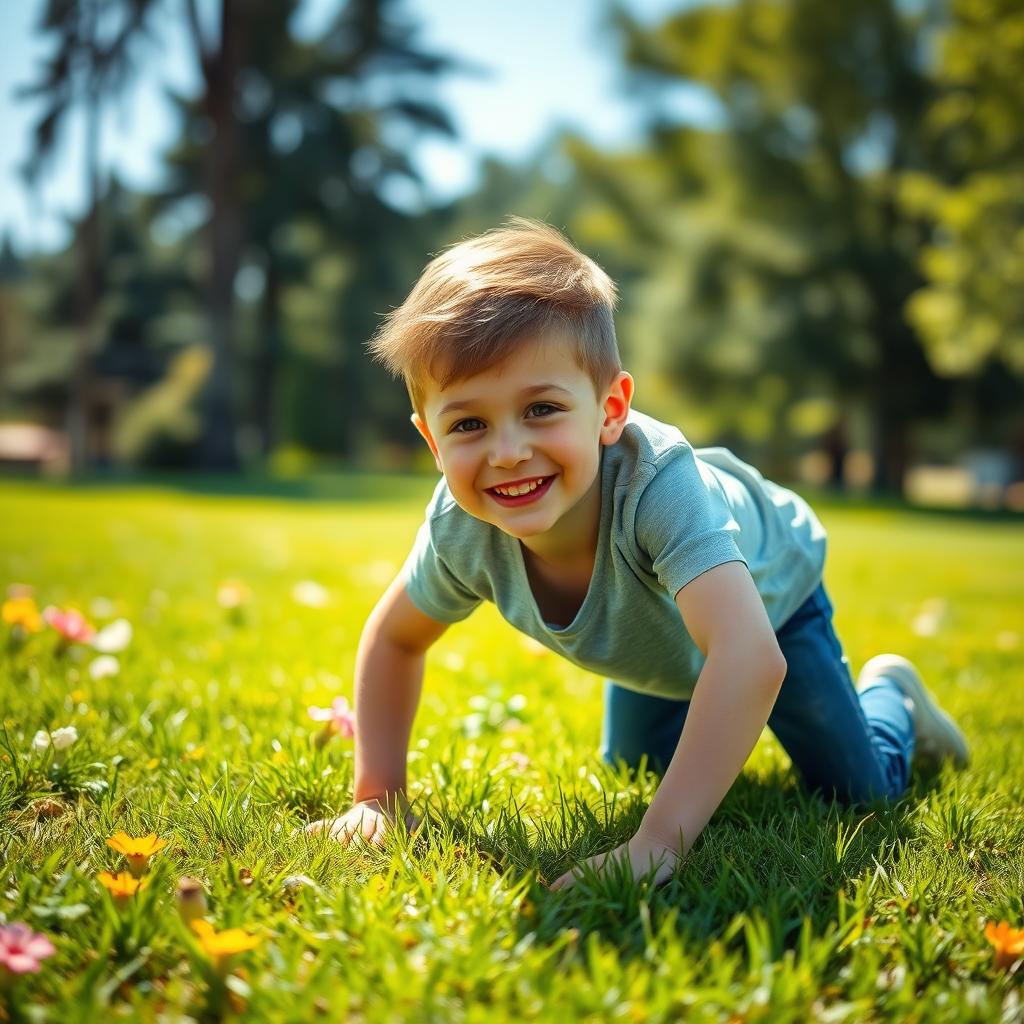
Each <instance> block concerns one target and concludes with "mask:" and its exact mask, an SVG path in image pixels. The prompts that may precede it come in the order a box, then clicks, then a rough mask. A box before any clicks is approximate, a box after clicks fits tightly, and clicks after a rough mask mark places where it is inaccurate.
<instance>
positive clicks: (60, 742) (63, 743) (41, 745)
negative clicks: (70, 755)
mask: <svg viewBox="0 0 1024 1024" xmlns="http://www.w3.org/2000/svg"><path fill="white" fill-rule="evenodd" d="M77 739H78V730H77V729H76V728H75V727H74V726H73V725H65V726H63V727H62V728H60V729H54V730H53V732H47V731H46V730H45V729H40V730H39V731H38V732H37V733H36V734H35V736H33V737H32V749H33V750H34V751H36V753H39V754H42V753H44V752H45V751H47V750H49V748H50V747H51V746H52V747H53V749H54V750H67V749H68V747H70V746H71V744H72V743H74V742H75V741H76V740H77Z"/></svg>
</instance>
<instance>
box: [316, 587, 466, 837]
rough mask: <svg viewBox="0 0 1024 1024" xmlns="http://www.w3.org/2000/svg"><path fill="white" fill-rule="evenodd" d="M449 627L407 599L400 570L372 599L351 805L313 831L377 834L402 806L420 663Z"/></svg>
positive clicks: (362, 658) (361, 668) (360, 668)
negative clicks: (397, 576) (379, 595)
mask: <svg viewBox="0 0 1024 1024" xmlns="http://www.w3.org/2000/svg"><path fill="white" fill-rule="evenodd" d="M447 628H448V626H447V624H446V623H443V622H438V621H437V620H436V619H432V618H431V617H430V616H428V615H424V614H423V612H421V611H420V610H419V609H418V608H417V607H416V606H415V605H414V604H413V603H412V601H411V600H410V599H409V595H408V594H407V593H406V590H405V584H404V581H403V580H402V579H401V578H400V577H399V578H396V579H395V580H394V581H393V582H392V584H391V586H389V587H388V589H387V590H386V591H385V592H384V595H383V596H382V597H381V599H380V600H379V601H378V602H377V604H376V606H375V607H374V609H373V611H372V612H371V613H370V616H369V618H368V619H367V620H366V625H365V626H364V627H363V632H362V635H361V636H360V638H359V647H358V650H357V652H356V671H355V705H356V706H355V712H356V728H355V787H354V794H353V800H354V806H353V807H352V809H351V810H349V811H348V812H347V813H346V814H344V815H342V816H341V817H340V818H334V819H325V820H323V821H316V822H313V824H312V825H310V826H309V829H310V830H311V831H319V830H320V829H328V830H330V832H331V834H332V835H333V836H334V837H335V838H337V839H340V840H342V841H343V842H348V841H349V840H350V839H351V838H352V837H353V836H354V835H356V834H361V835H363V836H364V837H365V838H367V839H369V840H371V841H379V840H380V839H382V838H383V836H384V832H385V830H386V828H387V825H388V824H389V823H390V822H391V821H393V820H394V819H395V817H396V816H397V815H398V814H399V813H402V812H405V811H407V810H408V806H409V804H408V800H407V799H406V795H405V789H406V757H407V753H408V748H409V736H410V734H411V733H412V725H413V720H414V719H415V717H416V709H417V707H418V706H419V699H420V692H421V690H422V688H423V666H424V662H425V660H426V652H427V650H428V649H429V648H430V646H431V644H433V643H434V642H435V641H436V640H437V639H438V638H439V637H440V636H441V635H442V634H443V633H444V631H445V630H446V629H447ZM406 821H407V822H409V821H410V819H409V817H408V816H407V817H406Z"/></svg>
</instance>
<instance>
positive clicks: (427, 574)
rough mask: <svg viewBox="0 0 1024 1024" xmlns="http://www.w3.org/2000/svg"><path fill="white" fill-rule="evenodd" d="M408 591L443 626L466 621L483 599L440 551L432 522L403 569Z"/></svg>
mask: <svg viewBox="0 0 1024 1024" xmlns="http://www.w3.org/2000/svg"><path fill="white" fill-rule="evenodd" d="M402 576H403V577H404V579H405V586H406V590H407V591H408V594H409V597H410V599H411V600H412V603H413V604H414V605H416V607H417V608H419V610H420V611H421V612H423V613H424V615H429V616H430V617H431V618H432V619H437V620H438V621H439V622H459V621H460V620H461V619H464V618H466V616H468V615H469V614H470V613H471V612H472V611H473V609H474V608H476V607H477V605H479V604H480V602H481V598H480V597H478V596H477V595H476V594H474V593H473V592H472V591H471V590H469V589H468V588H467V587H466V586H464V585H463V584H462V583H461V582H460V581H459V580H458V579H457V578H456V576H455V574H454V573H453V572H452V571H451V569H450V568H449V567H448V565H447V564H446V563H445V561H444V559H443V558H442V557H441V556H440V554H439V553H438V551H437V547H436V546H435V544H434V539H433V536H432V534H431V529H430V519H429V518H428V519H427V520H426V521H425V522H424V523H423V525H422V526H420V528H419V531H418V532H417V534H416V541H415V543H414V544H413V548H412V551H410V552H409V557H408V558H407V559H406V560H405V565H404V566H403V567H402Z"/></svg>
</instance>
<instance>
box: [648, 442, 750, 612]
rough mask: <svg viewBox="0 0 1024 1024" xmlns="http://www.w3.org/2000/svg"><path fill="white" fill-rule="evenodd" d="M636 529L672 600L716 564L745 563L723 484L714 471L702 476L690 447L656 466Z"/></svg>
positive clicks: (687, 446) (653, 567)
mask: <svg viewBox="0 0 1024 1024" xmlns="http://www.w3.org/2000/svg"><path fill="white" fill-rule="evenodd" d="M635 528H636V540H637V544H638V545H639V547H640V550H641V551H642V552H644V553H645V554H646V555H647V556H648V557H649V558H650V560H651V565H652V571H653V573H654V575H655V576H656V577H657V578H658V582H659V583H660V584H661V585H662V586H663V587H664V588H665V590H666V591H667V592H668V593H669V594H670V595H671V596H672V597H673V598H674V597H675V595H676V594H677V593H679V591H680V590H682V588H683V587H685V586H686V584H687V583H689V582H691V581H692V580H695V579H696V578H697V577H698V576H699V575H700V574H701V573H703V572H707V570H708V569H713V568H714V567H715V566H716V565H723V564H724V563H725V562H744V563H746V559H745V558H744V557H743V554H742V552H741V551H740V548H739V544H738V542H737V541H738V534H739V529H740V528H739V524H738V523H737V522H736V519H735V518H734V517H733V514H732V510H731V509H730V508H729V503H728V501H727V500H726V497H725V494H724V493H723V491H722V487H721V484H720V483H719V482H718V480H717V479H716V477H715V476H714V474H713V473H712V472H711V471H710V470H708V471H706V472H701V467H700V466H699V465H698V462H697V459H696V457H695V456H694V452H693V449H692V448H691V447H690V446H689V445H683V446H680V447H679V449H678V450H677V451H675V452H674V453H673V454H672V456H671V457H670V458H668V459H666V460H665V461H664V462H659V464H658V465H657V469H656V472H655V474H654V477H653V478H652V480H651V481H650V483H648V485H647V486H646V487H645V488H644V492H643V494H642V495H641V496H640V501H639V503H638V505H637V511H636V520H635Z"/></svg>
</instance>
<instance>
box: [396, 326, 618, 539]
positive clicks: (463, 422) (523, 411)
mask: <svg viewBox="0 0 1024 1024" xmlns="http://www.w3.org/2000/svg"><path fill="white" fill-rule="evenodd" d="M632 395H633V379H632V377H630V375H629V374H628V373H625V372H621V373H619V374H618V376H617V377H616V378H615V380H614V381H613V382H612V383H611V384H610V385H609V386H608V388H607V389H606V390H605V391H604V393H603V394H601V395H595V394H594V385H593V384H592V383H591V380H590V377H589V376H587V374H586V372H585V371H584V370H583V369H582V368H581V367H580V366H579V364H578V363H577V362H576V359H575V356H574V355H573V352H572V349H571V347H570V345H569V343H568V342H566V341H564V340H561V339H540V340H539V341H534V342H530V343H527V344H525V345H523V346H522V347H521V348H520V349H519V350H518V351H517V352H515V353H514V354H513V355H511V356H509V358H508V359H506V360H505V361H504V362H502V363H499V364H498V365H497V366H494V367H491V368H490V369H489V370H486V371H484V372H483V373H480V374H477V375H476V376H475V377H470V378H468V379H466V380H461V381H456V382H455V383H453V384H451V385H450V386H449V387H447V388H445V390H444V391H441V390H440V389H439V388H438V386H437V384H436V383H435V382H433V381H429V382H427V386H426V387H425V388H424V391H423V418H421V417H420V416H419V415H418V414H415V413H414V414H413V417H412V420H413V423H414V424H415V426H416V429H417V430H419V432H420V433H421V434H422V435H423V437H424V439H425V440H426V442H427V444H428V445H429V446H430V450H431V451H432V452H433V454H434V459H435V461H436V463H437V468H438V469H439V470H440V471H441V472H442V473H444V475H445V478H446V479H447V481H448V487H449V489H450V490H451V492H452V496H453V497H454V498H455V500H456V501H457V502H458V503H459V505H460V506H461V507H462V508H463V509H464V510H465V511H466V512H468V513H469V514H470V515H472V516H475V517H476V518H477V519H482V520H484V522H488V523H491V524H492V525H494V526H496V527H498V529H500V530H503V531H504V532H505V533H507V534H509V535H511V536H513V537H517V538H519V539H520V540H523V541H524V542H526V543H527V547H529V546H530V544H529V543H528V539H529V538H537V539H538V540H539V539H540V538H542V537H543V538H545V540H542V541H540V543H541V544H543V545H546V547H547V549H548V550H549V552H550V551H552V549H553V550H554V553H557V550H559V549H560V548H561V549H565V550H572V549H573V548H574V547H578V546H579V543H580V537H579V535H578V533H577V532H575V531H577V530H578V529H579V528H581V527H583V526H584V525H585V522H586V510H588V509H589V510H590V511H593V509H594V508H596V507H599V502H600V496H599V494H598V493H597V477H598V470H599V467H600V449H601V445H602V444H614V443H615V442H616V441H617V440H618V439H619V437H620V436H621V434H622V430H623V428H624V427H625V425H626V417H627V416H628V414H629V403H630V400H631V398H632ZM516 485H518V486H516ZM510 486H513V487H514V488H515V489H516V490H519V492H520V493H519V494H518V495H511V494H507V493H506V494H502V493H501V492H500V491H498V490H496V488H498V487H500V488H502V490H507V489H508V487H510ZM529 487H533V488H534V489H533V490H531V491H530V492H529V493H525V492H526V490H527V488H529ZM581 517H582V518H581ZM563 541H564V544H563V543H562V542H563ZM574 542H575V544H574Z"/></svg>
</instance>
